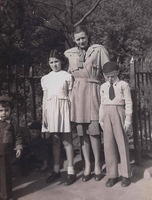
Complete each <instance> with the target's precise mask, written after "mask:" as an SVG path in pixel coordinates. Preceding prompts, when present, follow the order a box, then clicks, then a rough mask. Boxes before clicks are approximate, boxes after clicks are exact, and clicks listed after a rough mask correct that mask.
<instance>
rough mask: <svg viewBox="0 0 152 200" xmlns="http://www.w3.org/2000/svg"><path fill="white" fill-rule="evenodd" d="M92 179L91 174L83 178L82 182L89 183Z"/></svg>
mask: <svg viewBox="0 0 152 200" xmlns="http://www.w3.org/2000/svg"><path fill="white" fill-rule="evenodd" d="M90 179H91V174H88V175H84V174H83V176H82V181H83V182H87V181H89V180H90Z"/></svg>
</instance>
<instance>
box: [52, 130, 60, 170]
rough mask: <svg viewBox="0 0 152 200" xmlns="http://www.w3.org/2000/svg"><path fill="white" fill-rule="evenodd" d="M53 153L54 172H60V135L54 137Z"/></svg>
mask: <svg viewBox="0 0 152 200" xmlns="http://www.w3.org/2000/svg"><path fill="white" fill-rule="evenodd" d="M52 141H53V142H52V153H53V161H54V163H53V171H54V172H56V173H59V172H60V153H61V141H60V138H59V136H58V134H54V135H53V136H52Z"/></svg>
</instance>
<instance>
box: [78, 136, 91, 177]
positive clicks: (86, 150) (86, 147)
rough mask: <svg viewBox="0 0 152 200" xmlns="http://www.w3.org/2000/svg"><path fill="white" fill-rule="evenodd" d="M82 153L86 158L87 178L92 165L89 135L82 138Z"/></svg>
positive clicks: (85, 173)
mask: <svg viewBox="0 0 152 200" xmlns="http://www.w3.org/2000/svg"><path fill="white" fill-rule="evenodd" d="M80 141H81V146H82V153H83V156H84V162H85V168H84V175H85V176H87V175H89V174H90V173H91V163H90V139H89V136H88V135H87V134H84V135H83V136H80Z"/></svg>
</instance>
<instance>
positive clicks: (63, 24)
mask: <svg viewBox="0 0 152 200" xmlns="http://www.w3.org/2000/svg"><path fill="white" fill-rule="evenodd" d="M53 16H54V17H55V18H56V19H57V20H58V21H59V22H60V23H61V24H62V26H63V27H64V28H66V30H68V27H67V25H66V24H65V23H64V22H63V21H62V20H61V19H60V18H59V17H57V16H56V15H55V14H53Z"/></svg>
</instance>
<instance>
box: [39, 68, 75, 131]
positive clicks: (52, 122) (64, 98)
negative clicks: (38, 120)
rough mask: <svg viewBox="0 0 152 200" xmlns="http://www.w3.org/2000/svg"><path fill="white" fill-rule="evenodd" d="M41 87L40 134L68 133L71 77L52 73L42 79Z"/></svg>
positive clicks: (63, 73)
mask: <svg viewBox="0 0 152 200" xmlns="http://www.w3.org/2000/svg"><path fill="white" fill-rule="evenodd" d="M41 86H42V89H43V103H42V132H50V133H62V132H63V133H65V132H66V133H67V132H70V131H71V126H70V100H69V91H70V90H71V89H72V76H71V75H70V74H69V73H68V72H66V71H62V70H61V71H59V72H54V71H52V72H50V73H49V74H47V75H45V76H43V77H42V79H41Z"/></svg>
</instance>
